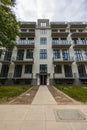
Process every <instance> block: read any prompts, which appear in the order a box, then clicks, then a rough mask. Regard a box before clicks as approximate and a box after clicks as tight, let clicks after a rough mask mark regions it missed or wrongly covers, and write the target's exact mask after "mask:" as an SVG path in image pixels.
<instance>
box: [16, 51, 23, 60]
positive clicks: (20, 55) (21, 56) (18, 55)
mask: <svg viewBox="0 0 87 130" xmlns="http://www.w3.org/2000/svg"><path fill="white" fill-rule="evenodd" d="M23 58H24V50H18V52H17V58H16V59H17V60H23Z"/></svg>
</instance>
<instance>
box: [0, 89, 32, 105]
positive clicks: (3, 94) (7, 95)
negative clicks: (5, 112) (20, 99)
mask: <svg viewBox="0 0 87 130" xmlns="http://www.w3.org/2000/svg"><path fill="white" fill-rule="evenodd" d="M30 88H31V86H0V103H3V102H6V101H10V100H12V99H13V98H15V97H17V96H18V95H20V94H22V93H23V92H25V91H27V90H28V89H30Z"/></svg>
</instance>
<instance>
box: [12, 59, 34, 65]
mask: <svg viewBox="0 0 87 130" xmlns="http://www.w3.org/2000/svg"><path fill="white" fill-rule="evenodd" d="M12 62H14V63H15V64H33V63H34V58H30V59H23V57H22V58H21V57H20V58H15V57H12Z"/></svg>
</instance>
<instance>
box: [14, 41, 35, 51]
mask: <svg viewBox="0 0 87 130" xmlns="http://www.w3.org/2000/svg"><path fill="white" fill-rule="evenodd" d="M16 46H17V48H25V49H26V48H31V49H33V48H34V47H35V43H34V40H32V41H30V40H19V42H18V43H17V45H16Z"/></svg>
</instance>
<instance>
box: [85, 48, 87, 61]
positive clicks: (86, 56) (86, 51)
mask: <svg viewBox="0 0 87 130" xmlns="http://www.w3.org/2000/svg"><path fill="white" fill-rule="evenodd" d="M85 59H87V50H85Z"/></svg>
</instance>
